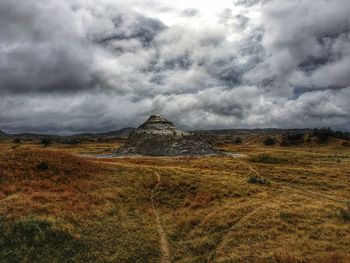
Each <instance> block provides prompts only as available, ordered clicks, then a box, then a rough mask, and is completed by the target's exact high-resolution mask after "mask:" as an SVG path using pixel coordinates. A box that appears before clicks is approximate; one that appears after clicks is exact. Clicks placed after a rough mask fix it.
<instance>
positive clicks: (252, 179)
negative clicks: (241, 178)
mask: <svg viewBox="0 0 350 263" xmlns="http://www.w3.org/2000/svg"><path fill="white" fill-rule="evenodd" d="M248 183H250V184H261V185H270V184H271V183H270V181H269V180H267V179H265V178H260V177H257V176H251V177H250V178H249V180H248Z"/></svg>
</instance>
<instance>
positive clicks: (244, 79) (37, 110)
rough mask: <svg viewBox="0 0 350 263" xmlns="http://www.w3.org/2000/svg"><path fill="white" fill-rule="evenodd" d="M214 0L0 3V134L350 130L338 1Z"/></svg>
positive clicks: (347, 35) (347, 45)
mask: <svg viewBox="0 0 350 263" xmlns="http://www.w3.org/2000/svg"><path fill="white" fill-rule="evenodd" d="M216 2H217V3H216V5H211V4H205V3H203V1H197V0H191V1H179V2H177V3H176V4H174V1H170V0H169V1H158V0H145V1H138V0H131V1H122V0H116V1H111V0H97V1H92V0H91V1H82V0H52V1H49V2H48V1H44V0H19V1H6V0H0V23H1V25H2V26H1V27H0V98H1V99H0V128H1V129H4V130H6V131H10V132H26V131H36V132H50V133H72V132H81V131H106V130H112V129H117V128H122V127H125V126H136V125H138V124H139V123H140V122H142V121H143V120H144V119H145V118H146V117H147V115H149V114H152V113H161V114H164V115H165V116H166V117H168V118H170V119H172V120H173V121H174V122H176V123H177V124H178V126H180V127H182V128H186V129H205V128H210V129H215V128H249V127H251V128H252V127H261V128H263V127H282V128H283V127H284V128H290V127H293V128H294V127H316V126H317V127H320V126H332V127H335V128H343V129H350V121H349V120H350V105H349V103H348V102H349V101H350V74H349V69H350V16H349V15H348V14H349V10H350V2H349V1H348V0H337V1H327V0H320V1H309V0H297V1H295V0H284V1H277V0H235V1H226V0H220V1H216Z"/></svg>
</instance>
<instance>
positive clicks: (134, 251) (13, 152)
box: [0, 139, 350, 262]
mask: <svg viewBox="0 0 350 263" xmlns="http://www.w3.org/2000/svg"><path fill="white" fill-rule="evenodd" d="M117 146H118V143H83V144H77V145H73V146H67V145H59V144H53V145H51V146H49V147H46V148H44V147H42V146H40V145H39V144H38V143H36V142H24V143H21V144H14V143H13V142H12V141H6V140H3V141H0V262H350V207H349V208H348V205H349V201H350V147H348V145H347V144H346V143H345V144H344V142H343V141H341V140H336V139H332V140H331V141H330V142H329V143H327V144H325V145H318V144H305V145H303V146H298V147H296V146H294V147H280V146H274V147H265V146H263V145H262V144H261V143H260V142H259V141H254V140H251V141H249V143H247V144H242V145H233V144H223V145H221V146H220V148H222V149H224V150H225V151H227V152H232V153H241V154H243V156H242V157H239V158H234V157H230V156H216V157H214V156H213V157H198V158H192V157H187V158H141V157H140V158H114V159H96V158H89V157H82V155H88V154H100V153H108V152H111V151H112V149H113V148H115V147H117ZM157 216H159V218H158V220H157ZM162 231H163V232H162ZM167 253H168V255H166V254H167Z"/></svg>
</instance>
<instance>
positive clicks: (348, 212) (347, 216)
mask: <svg viewBox="0 0 350 263" xmlns="http://www.w3.org/2000/svg"><path fill="white" fill-rule="evenodd" d="M339 215H340V218H341V219H342V220H343V221H344V222H350V202H349V203H348V207H347V208H341V209H339Z"/></svg>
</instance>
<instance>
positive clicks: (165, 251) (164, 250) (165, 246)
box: [151, 170, 171, 263]
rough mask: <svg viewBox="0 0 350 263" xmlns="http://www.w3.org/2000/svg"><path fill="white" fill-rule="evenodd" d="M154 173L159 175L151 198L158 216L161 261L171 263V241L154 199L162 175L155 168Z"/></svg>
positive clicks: (155, 213)
mask: <svg viewBox="0 0 350 263" xmlns="http://www.w3.org/2000/svg"><path fill="white" fill-rule="evenodd" d="M153 172H154V174H155V175H156V176H157V184H156V186H155V187H154V188H153V190H152V192H151V200H152V210H153V213H154V215H155V217H156V225H157V230H158V234H159V243H160V251H161V263H170V262H171V261H170V249H169V243H168V240H167V238H166V234H165V231H164V228H163V225H162V222H161V219H160V216H159V212H158V210H157V207H156V205H155V201H154V190H155V189H157V187H158V186H159V185H160V175H159V173H158V172H157V171H155V170H153Z"/></svg>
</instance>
